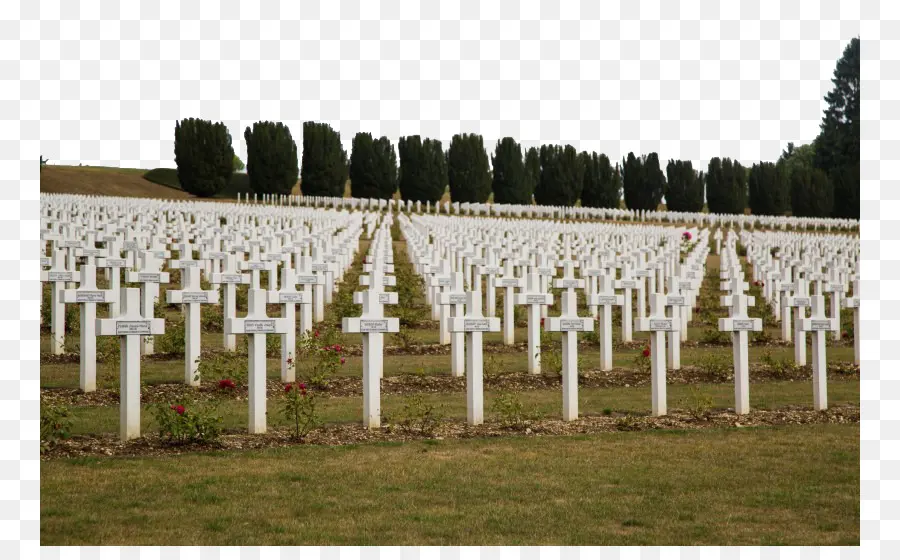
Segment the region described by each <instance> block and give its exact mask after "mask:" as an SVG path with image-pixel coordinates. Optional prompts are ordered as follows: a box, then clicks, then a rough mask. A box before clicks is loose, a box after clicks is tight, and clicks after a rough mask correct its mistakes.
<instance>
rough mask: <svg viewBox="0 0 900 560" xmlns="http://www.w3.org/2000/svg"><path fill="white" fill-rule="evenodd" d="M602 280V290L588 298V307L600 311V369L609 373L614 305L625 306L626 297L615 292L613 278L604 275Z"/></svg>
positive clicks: (598, 322)
mask: <svg viewBox="0 0 900 560" xmlns="http://www.w3.org/2000/svg"><path fill="white" fill-rule="evenodd" d="M599 279H600V289H599V290H598V291H597V292H596V293H594V294H591V295H589V296H588V305H593V306H595V307H597V309H598V316H597V326H598V329H599V335H600V369H601V371H609V370H611V369H612V363H613V361H612V358H613V356H612V354H613V351H612V330H613V329H612V316H613V313H612V312H613V310H612V306H614V305H619V306H621V305H623V303H624V301H625V297H624V296H622V295H621V294H616V292H615V291H614V290H613V277H612V276H609V275H606V274H602V275H600V277H599Z"/></svg>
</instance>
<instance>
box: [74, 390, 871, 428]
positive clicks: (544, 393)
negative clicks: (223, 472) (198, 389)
mask: <svg viewBox="0 0 900 560" xmlns="http://www.w3.org/2000/svg"><path fill="white" fill-rule="evenodd" d="M694 391H696V392H697V394H698V395H701V396H706V397H709V398H710V401H711V402H710V405H711V407H712V409H714V410H715V409H718V410H724V409H726V408H731V407H734V386H733V385H730V384H724V383H715V384H713V383H709V384H706V383H704V384H699V385H669V386H668V388H667V393H668V403H669V410H670V411H674V410H676V409H683V408H685V405H686V404H687V403H688V402H690V401H689V399H690V398H691V397H692V396H693V392H694ZM497 395H498V392H497V391H485V412H486V415H487V418H488V419H491V417H492V413H491V404H492V403H493V401H494V399H495V398H496V397H497ZM421 396H422V399H423V402H424V403H426V404H432V405H435V406H436V407H439V409H440V411H441V412H442V414H443V416H444V418H446V419H455V420H460V421H462V420H465V418H466V395H465V392H464V391H460V392H453V393H425V394H422V395H421ZM519 398H520V399H521V401H522V403H523V404H524V405H525V407H526V409H528V410H529V411H534V412H535V413H536V414H537V415H539V416H541V417H545V418H553V419H559V418H561V415H562V389H555V390H554V389H539V390H530V391H523V392H521V393H519ZM828 398H829V404H830V405H838V404H852V405H857V406H858V405H859V382H858V381H838V380H830V381H829V383H828ZM405 399H406V397H405V396H403V395H397V394H383V395H382V397H381V407H382V416H384V417H385V418H386V419H387V420H388V421H389V422H395V421H397V419H398V418H399V417H400V415H401V412H402V410H403V405H404V403H405ZM280 400H281V399H280V395H275V396H272V395H270V396H269V398H268V404H267V407H268V420H267V422H268V425H269V426H273V427H275V426H284V427H287V426H288V423H287V422H285V421H284V419H283V418H282V417H281V416H280V413H279V407H280ZM578 400H579V413H580V414H581V415H582V416H585V415H600V414H602V413H603V411H604V410H605V409H607V408H608V409H611V410H612V411H614V412H618V413H635V414H649V413H650V387H649V386H645V387H609V388H593V387H581V388H579V391H578ZM170 404H188V403H182V402H175V401H172V402H171V403H170ZM790 405H793V406H804V407H810V406H812V382H811V381H810V382H801V381H783V382H782V381H778V382H767V383H756V384H753V385H751V387H750V406H751V407H752V408H753V409H777V408H782V407H785V406H790ZM188 406H190V405H189V404H188ZM71 410H72V412H73V413H74V415H75V418H74V424H73V426H72V433H74V434H104V433H105V434H116V433H118V426H119V409H118V407H115V406H103V407H99V406H79V407H72V409H71ZM219 413H220V414H222V416H223V418H224V428H225V429H233V430H240V431H245V430H246V427H247V418H248V416H247V414H248V413H247V402H246V401H236V400H221V401H219ZM319 413H320V416H321V419H322V420H323V421H324V422H326V423H358V422H361V421H362V398H361V396H351V397H334V398H325V399H322V400H321V401H320V405H319ZM155 429H156V426H155V425H154V421H153V416H152V413H151V410H150V409H149V407H147V406H145V407H144V409H143V411H142V412H141V431H142V433H151V432H152V431H153V430H155Z"/></svg>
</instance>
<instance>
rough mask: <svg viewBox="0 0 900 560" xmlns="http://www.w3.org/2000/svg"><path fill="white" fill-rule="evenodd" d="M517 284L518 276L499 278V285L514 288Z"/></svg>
mask: <svg viewBox="0 0 900 560" xmlns="http://www.w3.org/2000/svg"><path fill="white" fill-rule="evenodd" d="M518 285H519V279H518V278H501V279H500V286H502V287H504V288H515V287H516V286H518Z"/></svg>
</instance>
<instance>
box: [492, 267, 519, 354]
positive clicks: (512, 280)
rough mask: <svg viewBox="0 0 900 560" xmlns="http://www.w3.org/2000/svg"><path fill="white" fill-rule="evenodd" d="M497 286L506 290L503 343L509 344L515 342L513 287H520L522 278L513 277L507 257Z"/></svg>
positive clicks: (504, 297)
mask: <svg viewBox="0 0 900 560" xmlns="http://www.w3.org/2000/svg"><path fill="white" fill-rule="evenodd" d="M497 287H499V288H504V289H505V290H506V293H505V294H504V296H503V343H504V344H506V345H509V346H511V345H513V344H515V332H516V331H515V328H516V324H515V313H514V312H513V303H514V301H515V297H514V296H515V289H516V288H521V287H522V279H521V278H516V277H515V275H514V273H513V263H512V261H511V260H509V259H507V260H506V262H505V263H504V265H503V276H502V277H501V278H499V279H497Z"/></svg>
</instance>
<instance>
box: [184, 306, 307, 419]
mask: <svg viewBox="0 0 900 560" xmlns="http://www.w3.org/2000/svg"><path fill="white" fill-rule="evenodd" d="M170 293H171V292H170ZM247 302H248V303H247V304H248V312H247V316H246V317H242V318H233V319H228V320H226V321H225V331H226V332H228V333H230V334H246V335H247V336H248V339H249V340H248V345H247V347H248V350H247V360H248V369H247V372H248V382H247V384H248V389H249V391H248V393H249V394H248V400H249V409H250V411H249V417H250V418H249V429H250V433H251V434H264V433H265V432H266V335H267V334H284V333H286V332H287V331H288V329H293V326H292V325H290V324H289V323H288V320H287V319H283V318H274V317H268V316H267V315H266V291H265V290H254V289H252V288H251V289H250V290H249V291H248V294H247Z"/></svg>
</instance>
